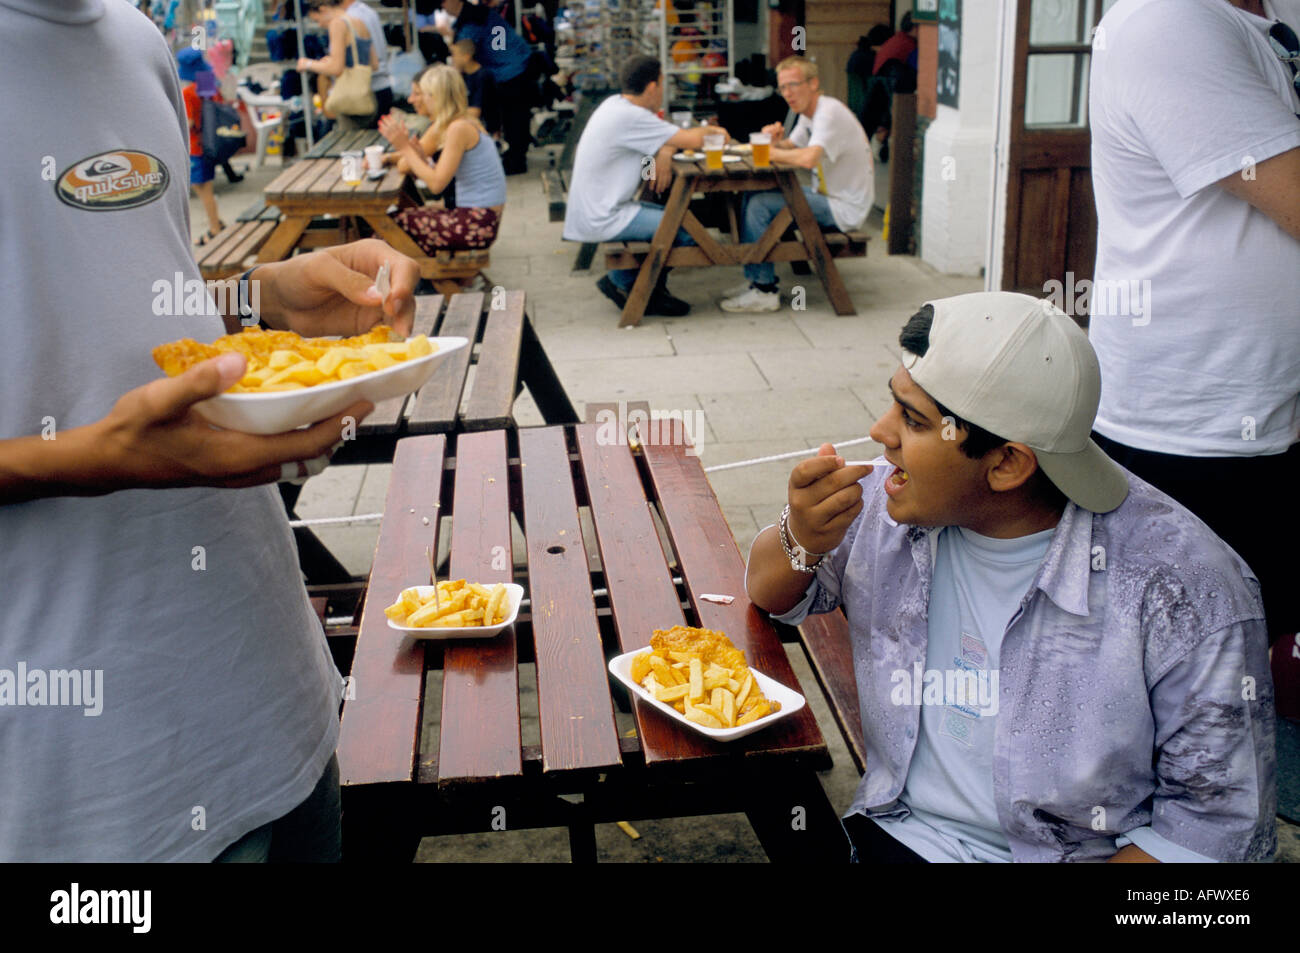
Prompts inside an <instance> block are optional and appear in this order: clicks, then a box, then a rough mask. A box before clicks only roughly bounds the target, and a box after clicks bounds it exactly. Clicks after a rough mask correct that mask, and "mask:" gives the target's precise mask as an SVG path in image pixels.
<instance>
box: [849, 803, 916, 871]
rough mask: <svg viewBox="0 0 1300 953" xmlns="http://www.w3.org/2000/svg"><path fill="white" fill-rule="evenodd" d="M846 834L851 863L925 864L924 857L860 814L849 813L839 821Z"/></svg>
mask: <svg viewBox="0 0 1300 953" xmlns="http://www.w3.org/2000/svg"><path fill="white" fill-rule="evenodd" d="M841 823H843V825H844V833H845V834H847V835H848V838H849V844H850V846H851V853H850V855H849V862H850V863H853V864H925V863H929V861H927V860H926V859H925V858H924V857H922V856H921V855H920V854H918V853H917V852H916V851H914V850H912V849H911V848H910V847H906V846H904V845H903V843H902V842H901V841H897V840H895V839H894V838H892V837H890V836H889V835H888V834H886V833H885V832H884V831H883V830H881V829H880V825H879V824H877V823H876V822H875V821H873V820H871V818H869V817H863V816H862V815H861V814H850V815H849V816H848V817H846V818H844V819H843V821H842V822H841Z"/></svg>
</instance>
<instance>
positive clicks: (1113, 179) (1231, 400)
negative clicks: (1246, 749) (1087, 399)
mask: <svg viewBox="0 0 1300 953" xmlns="http://www.w3.org/2000/svg"><path fill="white" fill-rule="evenodd" d="M1171 23H1176V24H1177V27H1176V29H1175V30H1174V31H1173V32H1172V33H1171V32H1170V24H1171ZM1296 27H1300V2H1297V0H1192V2H1187V0H1177V2H1173V0H1120V2H1119V3H1117V4H1116V5H1115V6H1114V7H1113V8H1112V9H1111V10H1109V11H1108V12H1107V14H1106V15H1105V17H1103V18H1102V21H1101V24H1100V25H1099V27H1098V29H1097V39H1096V40H1094V42H1093V60H1092V74H1091V81H1090V82H1091V85H1090V112H1091V118H1090V126H1091V132H1092V182H1093V190H1094V192H1095V195H1096V202H1097V223H1098V236H1097V263H1096V270H1095V276H1094V279H1095V280H1094V283H1093V288H1092V292H1091V326H1090V329H1089V336H1090V338H1091V340H1092V344H1093V347H1094V348H1095V349H1096V351H1097V357H1098V359H1099V361H1100V364H1101V377H1102V381H1103V386H1102V391H1101V405H1100V408H1099V410H1098V412H1097V420H1096V424H1095V430H1096V431H1097V434H1098V436H1097V438H1096V440H1097V443H1098V444H1099V445H1100V446H1101V447H1102V449H1104V450H1105V451H1106V452H1107V453H1109V454H1110V455H1111V456H1112V457H1113V458H1114V459H1115V460H1117V461H1118V462H1119V463H1121V464H1122V465H1123V466H1125V467H1127V468H1128V469H1129V470H1131V471H1133V472H1135V473H1137V474H1138V475H1139V476H1141V477H1143V478H1144V479H1146V480H1149V481H1150V482H1151V483H1153V484H1155V485H1156V486H1158V487H1159V488H1160V489H1162V490H1164V491H1165V492H1166V493H1168V494H1169V495H1170V496H1172V497H1174V498H1175V499H1177V500H1178V501H1179V502H1180V503H1182V504H1183V505H1185V506H1186V507H1187V508H1188V509H1190V510H1191V511H1192V512H1193V513H1195V514H1196V515H1197V516H1199V517H1200V518H1201V519H1203V520H1204V521H1205V522H1206V523H1208V524H1209V525H1210V527H1211V528H1212V529H1213V530H1214V531H1215V532H1216V533H1217V534H1218V535H1219V536H1221V537H1222V538H1223V539H1224V540H1225V541H1226V542H1227V543H1228V545H1230V546H1231V547H1232V548H1233V549H1234V550H1236V551H1237V552H1238V553H1239V554H1240V555H1241V557H1242V558H1243V559H1245V561H1246V562H1247V563H1248V564H1249V566H1250V568H1251V569H1252V570H1253V571H1254V572H1255V574H1256V575H1257V576H1258V578H1259V581H1260V585H1261V588H1262V592H1263V598H1264V608H1265V614H1266V616H1267V621H1268V627H1269V633H1270V636H1271V638H1272V639H1273V640H1274V642H1275V644H1276V643H1277V642H1278V641H1279V640H1283V641H1282V642H1281V644H1280V645H1278V647H1277V648H1275V650H1274V652H1273V656H1274V659H1273V667H1274V679H1275V682H1276V683H1277V688H1278V707H1279V710H1281V711H1282V712H1283V713H1284V714H1291V715H1293V716H1296V715H1300V702H1298V700H1297V699H1296V688H1295V686H1296V684H1297V678H1296V671H1295V670H1294V669H1293V670H1292V671H1287V670H1286V666H1287V665H1292V666H1294V665H1296V664H1297V663H1296V662H1295V661H1294V660H1293V653H1295V657H1297V658H1300V646H1297V645H1296V644H1295V641H1294V640H1295V639H1296V632H1297V630H1298V629H1300V598H1298V597H1297V588H1296V586H1295V576H1296V570H1297V569H1298V568H1300V561H1297V559H1296V556H1295V553H1296V550H1295V545H1294V540H1295V539H1296V537H1297V535H1300V510H1297V508H1296V507H1295V506H1294V505H1291V504H1289V502H1287V501H1289V499H1290V497H1291V496H1292V495H1293V494H1294V492H1295V488H1296V487H1297V485H1300V443H1298V442H1297V441H1298V440H1300V119H1297V113H1300V92H1298V89H1300V87H1297V85H1296V84H1297V78H1296V73H1297V60H1298V59H1300V48H1298V44H1297V39H1296V35H1295V28H1296ZM1252 500H1259V501H1263V500H1269V501H1273V500H1277V501H1282V503H1281V505H1280V506H1274V507H1272V509H1274V510H1276V511H1277V518H1276V519H1274V518H1273V517H1272V516H1270V518H1269V520H1268V522H1267V524H1264V523H1261V522H1260V521H1259V520H1256V519H1251V518H1250V516H1251V515H1253V514H1252V513H1251V509H1252V508H1251V507H1250V505H1249V503H1248V502H1247V501H1252ZM1275 540H1277V541H1281V543H1282V544H1281V545H1280V546H1279V545H1273V544H1274V541H1275ZM1288 693H1290V694H1291V698H1292V700H1291V701H1289V702H1288V700H1287V695H1288Z"/></svg>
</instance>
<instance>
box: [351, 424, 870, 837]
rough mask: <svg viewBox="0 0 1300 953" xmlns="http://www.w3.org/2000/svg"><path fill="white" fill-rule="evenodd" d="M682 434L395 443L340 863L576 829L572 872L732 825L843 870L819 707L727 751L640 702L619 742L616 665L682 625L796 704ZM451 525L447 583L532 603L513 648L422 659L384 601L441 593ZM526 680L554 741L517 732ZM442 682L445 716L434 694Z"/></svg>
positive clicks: (508, 635)
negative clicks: (532, 682) (506, 589)
mask: <svg viewBox="0 0 1300 953" xmlns="http://www.w3.org/2000/svg"><path fill="white" fill-rule="evenodd" d="M589 410H591V408H589ZM664 429H667V428H664ZM680 436H681V434H680V429H673V431H672V435H671V436H670V437H663V436H662V434H661V437H660V440H659V441H658V442H655V443H650V442H642V443H641V445H640V446H637V447H633V446H632V445H631V443H630V442H629V441H628V440H625V439H609V433H608V431H605V432H602V431H601V429H600V428H598V426H597V425H595V424H590V423H589V424H580V425H576V426H564V427H536V428H521V429H519V430H517V431H503V430H492V431H484V432H479V433H460V434H457V435H451V434H448V435H430V436H422V437H411V438H407V439H405V440H402V441H401V442H400V443H399V444H398V447H397V454H396V456H395V458H394V461H393V472H392V480H391V483H390V484H389V491H388V499H387V503H386V506H385V511H384V520H383V523H382V525H381V527H380V532H379V541H378V544H377V546H376V549H375V561H374V567H373V569H372V570H371V574H370V583H369V589H368V591H367V594H366V597H365V601H364V606H363V609H362V612H361V617H360V625H359V630H358V634H357V637H356V647H355V654H354V656H353V660H352V663H351V680H350V682H349V683H348V685H349V688H348V691H347V692H346V693H345V701H344V707H343V714H342V727H341V734H340V738H339V746H338V757H339V766H340V771H341V781H342V785H343V799H344V800H343V804H344V807H343V822H344V856H345V859H348V860H361V859H370V860H373V859H381V858H382V859H388V860H404V861H409V860H410V859H411V858H412V856H413V855H414V852H415V849H416V847H417V845H418V842H419V839H420V838H421V837H425V836H435V835H442V834H451V833H468V832H491V831H494V830H502V829H506V830H518V829H524V828H535V827H567V828H568V830H569V839H570V848H571V852H572V857H573V859H574V860H582V861H593V860H595V859H596V842H595V833H594V825H595V824H597V823H609V822H614V821H636V820H638V819H642V818H658V817H675V816H693V815H704V814H715V813H735V812H743V813H745V814H746V815H747V816H748V818H749V820H750V822H751V823H752V825H753V827H754V830H755V833H756V834H757V836H758V838H759V840H760V842H761V843H762V845H763V847H764V848H765V850H766V851H767V853H768V856H769V857H770V858H772V859H773V860H814V859H817V860H833V861H843V860H846V859H847V853H848V846H847V842H846V840H845V839H844V835H843V832H842V828H841V826H840V823H839V820H838V818H837V817H836V815H835V812H834V810H833V809H832V808H831V806H830V804H829V802H828V801H827V799H826V796H825V793H824V792H823V790H822V787H821V784H820V782H819V780H818V778H817V775H816V772H817V771H819V770H824V769H825V768H828V767H829V766H830V763H831V762H830V755H829V753H828V751H827V747H826V744H825V741H824V740H823V738H822V734H821V732H820V730H819V729H818V726H817V722H816V719H815V718H814V717H813V713H812V710H811V708H809V707H807V706H805V707H804V708H803V709H802V710H800V711H799V712H797V713H795V714H793V715H791V716H789V717H787V718H786V719H784V720H781V721H777V722H774V723H773V724H772V725H771V726H770V727H768V728H765V729H763V730H760V731H758V732H755V733H754V734H751V735H749V736H747V737H746V738H743V739H740V740H737V741H734V742H730V743H720V742H714V741H711V740H709V739H707V738H705V737H704V736H702V735H700V734H697V733H695V732H693V731H691V730H689V729H687V728H685V727H683V726H681V725H679V724H678V723H677V722H675V721H673V720H671V719H670V718H668V717H666V716H664V715H663V714H662V713H661V712H659V711H658V710H657V709H654V708H653V707H651V706H649V705H647V704H645V703H643V702H641V701H640V700H639V699H632V701H631V719H632V724H633V725H634V726H635V731H630V732H622V733H621V732H620V731H619V729H618V727H617V724H616V717H615V708H616V707H622V710H623V711H627V710H628V709H627V707H626V706H627V705H628V699H627V697H626V694H625V693H624V691H623V689H622V688H621V687H612V686H611V681H610V676H609V672H608V670H607V668H606V664H607V660H608V659H609V658H611V657H613V656H614V655H615V654H619V653H621V652H624V651H631V650H634V649H636V648H639V647H642V646H646V645H648V644H649V641H650V636H651V634H652V632H653V630H654V629H657V628H665V629H666V628H669V627H671V626H672V625H675V624H694V625H701V626H705V627H708V628H713V629H719V630H722V631H724V632H726V633H727V635H728V636H729V637H730V638H731V639H732V640H733V641H734V642H735V643H736V645H737V646H739V647H740V648H742V649H744V651H745V653H746V656H747V659H748V661H749V662H750V664H751V665H752V666H753V667H754V668H755V669H756V670H758V671H761V672H764V673H766V674H768V675H770V676H772V677H773V678H775V679H776V680H777V681H779V682H781V683H783V684H785V685H787V686H789V687H791V688H795V689H796V690H799V683H798V679H797V678H796V677H795V674H794V671H793V670H792V668H791V666H790V662H789V659H788V657H787V656H786V654H785V650H784V648H783V647H782V644H781V642H780V639H779V637H778V635H777V634H776V632H775V630H774V628H773V625H772V623H771V621H770V620H769V618H768V616H767V615H766V614H765V613H763V612H761V611H759V610H758V609H756V608H755V607H754V606H753V605H752V604H751V603H750V602H749V600H748V598H747V597H746V595H745V590H744V571H745V566H744V561H743V559H742V558H741V555H740V553H739V551H738V550H737V548H736V544H735V541H734V540H733V538H732V535H731V531H730V529H729V528H728V526H727V523H726V520H725V519H724V518H723V515H722V512H721V511H720V510H719V508H718V503H717V499H716V498H715V496H714V494H713V491H712V489H711V488H710V487H709V484H708V481H707V480H706V478H705V475H704V471H703V469H702V468H701V466H700V463H699V458H698V457H696V456H691V455H690V454H689V453H688V451H687V447H686V446H684V444H685V441H684V440H683V439H680ZM440 516H443V517H447V516H449V517H450V544H449V545H450V564H449V570H450V575H451V577H452V578H465V579H468V580H470V581H476V582H482V583H493V582H507V581H511V580H512V579H513V580H514V581H516V582H519V583H520V584H522V585H523V586H524V587H525V590H526V592H527V595H528V597H529V598H530V605H529V606H527V607H526V609H525V610H523V611H521V612H520V615H519V617H518V620H517V622H516V623H515V625H514V626H513V627H512V628H510V629H507V630H505V632H503V633H502V634H501V635H500V636H498V637H495V638H491V639H485V640H463V641H451V642H425V641H417V640H412V639H410V638H408V637H406V636H404V635H403V634H401V633H399V632H396V631H394V630H393V629H391V628H389V627H388V625H387V620H386V618H385V616H384V612H383V609H384V606H386V605H388V604H390V603H391V602H393V601H395V599H396V597H397V595H398V593H399V592H400V591H401V590H402V589H403V588H404V587H406V586H410V585H415V584H419V583H427V582H428V562H427V561H426V557H425V549H426V547H433V548H434V549H435V551H436V548H437V546H438V534H439V532H440V530H441V529H443V528H444V527H443V525H442V523H443V521H441V520H440V519H439V517H440ZM584 517H587V518H589V521H590V524H589V525H590V527H591V536H592V538H593V539H594V542H593V544H592V545H591V548H590V549H589V548H588V543H587V542H584V530H583V519H584ZM512 518H513V519H515V520H517V521H518V525H519V526H520V527H521V528H522V534H523V538H524V540H525V544H524V552H523V553H520V554H517V555H518V556H520V557H522V558H521V559H520V560H519V562H520V563H522V565H515V561H516V560H515V556H516V554H515V553H514V552H513V551H512V543H511V526H512V523H511V521H512ZM657 521H658V523H659V525H661V526H662V527H663V532H662V533H661V532H660V531H659V530H657V528H656V523H657ZM701 593H722V594H730V595H734V596H735V597H736V598H735V601H734V603H733V604H731V605H720V604H716V603H714V602H709V601H706V600H703V599H702V598H701ZM523 663H532V665H533V666H535V673H536V674H535V677H536V685H537V709H538V714H537V717H538V720H539V722H540V731H539V735H538V739H537V740H538V743H530V742H531V740H532V739H525V738H524V737H523V736H522V731H521V702H520V680H521V674H520V669H519V666H520V665H521V664H523ZM439 668H440V669H441V670H442V673H443V677H442V689H441V693H440V699H439V698H438V694H437V693H432V694H430V693H426V684H427V682H426V676H427V675H428V673H429V671H430V670H436V669H439ZM432 721H436V722H437V727H436V728H433V729H432V730H430V731H428V732H426V731H425V726H426V724H428V723H430V722H432ZM426 734H427V735H430V737H426Z"/></svg>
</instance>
